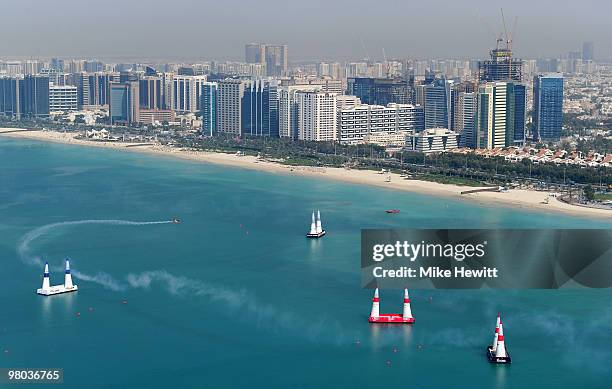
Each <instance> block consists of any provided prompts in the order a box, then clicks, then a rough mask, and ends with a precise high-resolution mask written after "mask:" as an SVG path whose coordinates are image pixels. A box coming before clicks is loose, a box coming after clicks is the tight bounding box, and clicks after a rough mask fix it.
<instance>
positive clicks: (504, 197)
mask: <svg viewBox="0 0 612 389" xmlns="http://www.w3.org/2000/svg"><path fill="white" fill-rule="evenodd" d="M0 135H1V136H7V137H15V138H28V139H35V140H41V141H50V142H58V143H63V144H72V145H79V146H90V147H103V148H111V149H116V150H125V151H129V152H140V153H147V154H156V155H165V156H171V157H176V158H182V159H188V160H192V161H201V162H208V163H216V164H222V165H227V166H236V167H241V168H247V169H253V170H262V171H267V172H272V173H281V174H287V175H293V176H311V177H319V178H327V179H333V180H338V181H345V182H351V183H355V184H365V185H371V186H378V187H383V188H389V189H394V190H404V191H409V192H415V193H421V194H427V195H433V196H443V197H447V198H455V199H460V200H467V201H475V202H477V203H479V204H482V205H488V206H490V205H494V204H498V205H505V206H512V207H517V208H523V209H530V210H539V211H548V212H560V213H566V214H572V215H575V216H584V217H600V218H612V211H610V210H605V209H596V208H587V207H581V206H577V205H571V204H567V203H564V202H561V201H559V200H557V199H556V198H553V197H551V198H550V199H549V202H548V204H545V203H544V200H545V199H546V197H547V193H545V192H537V191H531V190H524V189H511V190H509V191H508V192H480V193H473V194H466V195H462V194H461V192H462V191H465V190H468V189H474V188H468V187H464V186H458V185H448V184H439V183H435V182H429V181H418V180H406V179H403V178H402V177H400V176H399V174H391V175H390V176H391V181H390V182H387V181H386V179H387V175H386V174H379V173H377V172H374V171H371V170H347V169H343V168H315V167H292V166H287V165H282V164H279V163H275V162H269V161H263V160H259V159H257V158H256V157H253V156H236V155H234V154H226V153H212V152H205V151H191V150H183V149H179V148H175V147H169V146H163V145H151V144H143V145H136V144H134V143H122V142H99V141H88V140H82V139H75V136H76V134H75V133H61V132H55V131H30V130H20V129H15V128H0ZM128 146H129V147H128Z"/></svg>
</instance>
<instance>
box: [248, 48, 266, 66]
mask: <svg viewBox="0 0 612 389" xmlns="http://www.w3.org/2000/svg"><path fill="white" fill-rule="evenodd" d="M244 61H245V62H246V63H261V64H264V63H266V45H262V44H261V43H248V44H246V45H245V46H244Z"/></svg>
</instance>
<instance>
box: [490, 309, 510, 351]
mask: <svg viewBox="0 0 612 389" xmlns="http://www.w3.org/2000/svg"><path fill="white" fill-rule="evenodd" d="M487 359H488V360H489V362H491V363H512V358H510V353H509V352H508V349H507V348H506V341H505V339H504V325H503V323H502V321H501V318H500V316H499V315H497V328H496V329H495V340H494V342H493V345H492V346H487Z"/></svg>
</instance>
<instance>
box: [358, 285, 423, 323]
mask: <svg viewBox="0 0 612 389" xmlns="http://www.w3.org/2000/svg"><path fill="white" fill-rule="evenodd" d="M368 321H369V322H370V323H397V324H412V323H414V317H412V311H411V310H410V297H408V289H404V312H403V313H401V314H400V313H380V299H379V298H378V288H376V290H375V291H374V298H373V299H372V311H371V313H370V318H369V319H368Z"/></svg>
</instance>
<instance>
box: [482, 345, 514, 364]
mask: <svg viewBox="0 0 612 389" xmlns="http://www.w3.org/2000/svg"><path fill="white" fill-rule="evenodd" d="M504 348H505V349H506V356H505V357H496V356H495V354H494V353H493V348H492V347H491V346H487V359H488V360H489V362H491V363H512V358H510V353H509V352H508V348H506V347H505V346H504Z"/></svg>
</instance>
